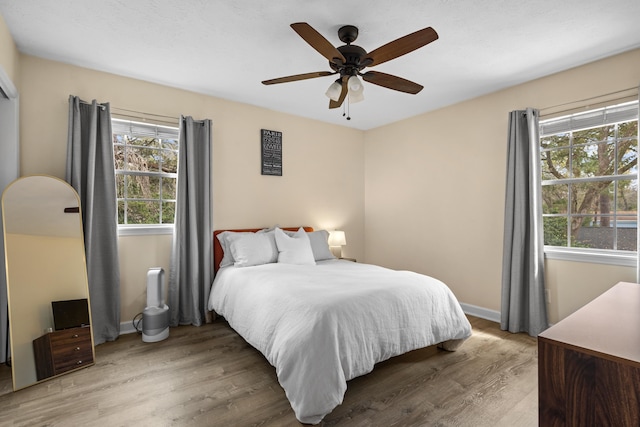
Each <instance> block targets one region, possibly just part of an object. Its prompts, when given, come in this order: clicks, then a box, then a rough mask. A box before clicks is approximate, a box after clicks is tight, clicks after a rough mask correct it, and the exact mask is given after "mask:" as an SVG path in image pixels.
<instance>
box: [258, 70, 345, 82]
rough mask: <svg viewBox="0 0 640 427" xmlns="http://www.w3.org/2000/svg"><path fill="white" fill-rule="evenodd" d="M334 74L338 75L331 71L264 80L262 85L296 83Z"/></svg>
mask: <svg viewBox="0 0 640 427" xmlns="http://www.w3.org/2000/svg"><path fill="white" fill-rule="evenodd" d="M333 74H336V73H334V72H331V71H316V72H314V73H305V74H296V75H294V76H287V77H278V78H277V79H270V80H264V81H263V82H262V84H263V85H274V84H277V83H287V82H295V81H298V80H306V79H313V78H316V77H324V76H331V75H333Z"/></svg>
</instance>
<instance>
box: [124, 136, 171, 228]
mask: <svg viewBox="0 0 640 427" xmlns="http://www.w3.org/2000/svg"><path fill="white" fill-rule="evenodd" d="M177 149H178V141H176V140H173V139H158V138H150V137H145V138H138V137H132V136H130V135H118V134H114V157H115V165H116V171H117V175H116V194H117V198H118V223H119V224H172V223H173V221H174V216H175V199H176V180H177V179H176V174H177V169H178V152H177Z"/></svg>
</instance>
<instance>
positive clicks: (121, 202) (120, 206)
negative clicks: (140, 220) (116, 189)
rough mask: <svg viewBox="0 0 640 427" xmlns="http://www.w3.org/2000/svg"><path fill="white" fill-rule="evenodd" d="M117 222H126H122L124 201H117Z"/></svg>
mask: <svg viewBox="0 0 640 427" xmlns="http://www.w3.org/2000/svg"><path fill="white" fill-rule="evenodd" d="M118 224H126V222H124V201H123V200H119V201H118Z"/></svg>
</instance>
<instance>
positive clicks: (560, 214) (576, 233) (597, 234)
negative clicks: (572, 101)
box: [540, 102, 638, 254]
mask: <svg viewBox="0 0 640 427" xmlns="http://www.w3.org/2000/svg"><path fill="white" fill-rule="evenodd" d="M540 145H541V147H540V148H541V149H540V157H541V166H542V212H543V226H544V244H545V245H546V246H547V248H546V249H552V248H548V247H549V246H552V247H556V248H558V247H559V248H572V249H574V250H575V249H576V248H577V250H578V251H581V250H582V251H585V252H591V253H594V252H596V253H597V252H599V253H600V254H604V253H606V252H608V251H622V252H618V253H624V251H626V253H627V254H631V252H635V251H636V248H637V227H638V102H630V103H625V104H619V105H615V106H611V107H606V108H600V109H597V110H591V111H587V112H584V113H579V114H574V115H571V116H565V117H559V118H554V119H549V120H544V121H541V122H540Z"/></svg>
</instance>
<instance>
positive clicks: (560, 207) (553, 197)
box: [542, 184, 569, 214]
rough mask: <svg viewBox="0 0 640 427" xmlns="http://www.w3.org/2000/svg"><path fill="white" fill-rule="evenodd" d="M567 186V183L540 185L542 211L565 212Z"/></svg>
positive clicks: (546, 212)
mask: <svg viewBox="0 0 640 427" xmlns="http://www.w3.org/2000/svg"><path fill="white" fill-rule="evenodd" d="M568 203H569V186H568V185H567V184H557V185H545V186H543V187H542V213H545V214H560V213H567V212H568V209H567V206H568Z"/></svg>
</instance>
